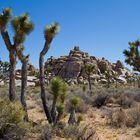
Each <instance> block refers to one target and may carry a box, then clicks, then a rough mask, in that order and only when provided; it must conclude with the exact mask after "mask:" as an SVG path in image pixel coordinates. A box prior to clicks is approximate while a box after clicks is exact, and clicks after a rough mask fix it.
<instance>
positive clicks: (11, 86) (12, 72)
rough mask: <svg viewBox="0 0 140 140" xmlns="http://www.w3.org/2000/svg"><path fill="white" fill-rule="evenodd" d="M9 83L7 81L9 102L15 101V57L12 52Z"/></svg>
mask: <svg viewBox="0 0 140 140" xmlns="http://www.w3.org/2000/svg"><path fill="white" fill-rule="evenodd" d="M9 57H10V79H9V80H10V81H9V99H10V101H14V100H15V94H16V90H15V70H16V56H15V53H14V51H13V50H12V51H10V56H9Z"/></svg>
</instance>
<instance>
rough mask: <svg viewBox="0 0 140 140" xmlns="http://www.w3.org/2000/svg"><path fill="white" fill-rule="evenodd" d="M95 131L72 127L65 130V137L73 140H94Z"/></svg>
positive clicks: (88, 128)
mask: <svg viewBox="0 0 140 140" xmlns="http://www.w3.org/2000/svg"><path fill="white" fill-rule="evenodd" d="M95 133H96V131H95V129H94V128H92V127H90V126H89V125H86V126H76V125H70V126H66V127H65V128H64V129H63V135H64V137H65V138H71V139H72V140H92V139H93V138H94V137H95Z"/></svg>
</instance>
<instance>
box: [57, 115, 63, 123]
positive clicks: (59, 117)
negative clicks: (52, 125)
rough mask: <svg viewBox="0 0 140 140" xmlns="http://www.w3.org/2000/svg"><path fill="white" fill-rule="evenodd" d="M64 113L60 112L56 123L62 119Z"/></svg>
mask: <svg viewBox="0 0 140 140" xmlns="http://www.w3.org/2000/svg"><path fill="white" fill-rule="evenodd" d="M62 115H63V113H58V115H57V117H56V123H58V121H59V120H60V119H61V117H62Z"/></svg>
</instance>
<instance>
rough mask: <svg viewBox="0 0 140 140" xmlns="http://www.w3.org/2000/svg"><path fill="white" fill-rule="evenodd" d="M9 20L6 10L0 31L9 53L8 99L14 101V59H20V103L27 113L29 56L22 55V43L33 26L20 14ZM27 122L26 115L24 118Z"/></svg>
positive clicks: (0, 23)
mask: <svg viewBox="0 0 140 140" xmlns="http://www.w3.org/2000/svg"><path fill="white" fill-rule="evenodd" d="M10 18H11V9H9V8H6V9H4V11H3V14H1V15H0V29H1V35H2V37H3V40H4V42H5V44H6V47H7V49H8V51H9V53H10V82H9V84H10V86H9V87H10V88H9V97H10V100H12V101H13V100H15V68H16V58H17V56H18V58H19V59H20V61H21V63H22V81H21V85H22V86H21V88H22V89H21V103H22V105H23V108H24V110H25V111H26V112H27V106H26V101H25V93H26V88H27V64H28V58H29V55H27V56H24V54H23V50H24V47H23V43H24V40H25V38H26V36H27V35H28V34H29V33H30V32H31V31H32V30H33V24H32V23H31V21H30V20H29V17H28V14H26V13H25V14H22V15H21V16H18V17H14V18H13V19H12V20H10ZM9 22H11V25H12V28H13V30H14V40H13V42H14V43H13V45H12V44H11V41H10V37H9V34H8V32H7V24H8V23H9ZM25 119H26V120H28V115H27V116H26V117H25Z"/></svg>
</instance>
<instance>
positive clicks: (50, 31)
mask: <svg viewBox="0 0 140 140" xmlns="http://www.w3.org/2000/svg"><path fill="white" fill-rule="evenodd" d="M58 29H59V24H58V23H54V24H52V25H50V26H47V27H46V29H45V30H44V37H45V44H44V48H43V50H42V51H41V52H40V58H39V68H40V69H39V70H40V86H41V99H42V104H43V107H44V111H45V114H46V117H47V119H48V122H49V123H52V122H53V120H52V117H51V114H50V111H49V108H48V106H47V102H46V96H45V77H44V76H45V75H44V56H45V55H46V53H47V52H48V50H49V48H50V45H51V42H52V40H53V39H54V37H55V35H56V34H57V33H58Z"/></svg>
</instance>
